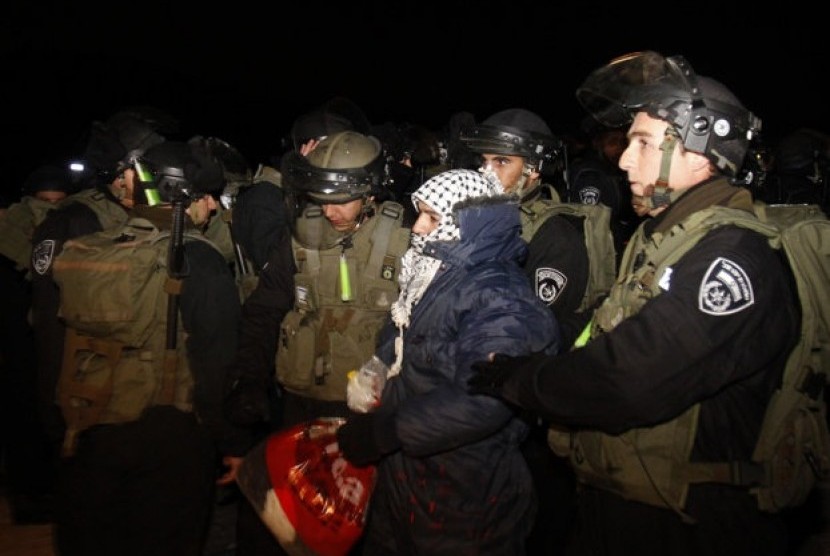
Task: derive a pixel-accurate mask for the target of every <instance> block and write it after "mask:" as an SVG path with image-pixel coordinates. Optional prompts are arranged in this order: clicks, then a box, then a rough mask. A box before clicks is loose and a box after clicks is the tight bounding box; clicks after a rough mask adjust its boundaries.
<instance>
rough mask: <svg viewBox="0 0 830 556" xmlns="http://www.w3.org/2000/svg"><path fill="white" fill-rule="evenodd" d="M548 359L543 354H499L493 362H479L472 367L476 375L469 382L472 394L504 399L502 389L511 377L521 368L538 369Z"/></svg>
mask: <svg viewBox="0 0 830 556" xmlns="http://www.w3.org/2000/svg"><path fill="white" fill-rule="evenodd" d="M546 358H547V356H546V355H545V354H544V353H541V352H540V353H534V354H531V355H522V356H520V357H510V356H509V355H504V354H502V353H497V354H496V355H495V356H494V357H493V360H492V361H477V362H475V363H473V365H472V368H473V370H474V371H476V374H474V375H473V376H472V377H471V378H470V380H468V381H467V385H468V386H469V387H470V393H471V394H483V395H485V396H492V397H494V398H503V397H504V396H503V392H502V387H503V386H504V383H505V382H507V379H508V378H510V376H512V375H514V374H515V373H516V371H517V370H518V369H519V368H520V367H525V366H528V367H530V366H533V367H536V366H538V365H539V363H540V362H541V361H542V360H543V359H546Z"/></svg>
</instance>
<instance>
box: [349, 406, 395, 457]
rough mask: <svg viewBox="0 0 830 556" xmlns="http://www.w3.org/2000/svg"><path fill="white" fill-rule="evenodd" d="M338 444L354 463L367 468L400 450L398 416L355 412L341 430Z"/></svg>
mask: <svg viewBox="0 0 830 556" xmlns="http://www.w3.org/2000/svg"><path fill="white" fill-rule="evenodd" d="M337 444H338V445H339V446H340V451H341V452H343V457H345V458H346V459H347V460H349V462H350V463H352V464H354V465H356V466H358V467H364V466H366V465H371V464H373V463H377V462H378V461H379V460H380V458H381V457H382V456H384V455H386V454H388V453H390V452H394V451H395V450H397V449H398V448H400V440H399V439H398V434H397V432H396V431H395V416H394V414H387V413H378V412H377V411H375V412H372V413H352V414H351V416H350V417H349V419H348V420H347V421H346V422H345V423H343V424H342V425H341V426H340V428H338V429H337Z"/></svg>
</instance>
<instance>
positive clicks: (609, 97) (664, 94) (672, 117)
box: [576, 51, 699, 127]
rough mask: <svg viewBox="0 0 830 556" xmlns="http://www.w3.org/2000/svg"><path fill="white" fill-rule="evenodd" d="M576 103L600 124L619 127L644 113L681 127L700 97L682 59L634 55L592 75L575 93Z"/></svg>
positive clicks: (640, 53)
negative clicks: (645, 111)
mask: <svg viewBox="0 0 830 556" xmlns="http://www.w3.org/2000/svg"><path fill="white" fill-rule="evenodd" d="M576 98H577V100H578V101H579V103H580V104H581V105H582V106H583V107H584V108H585V110H587V111H588V112H589V113H590V114H591V115H593V116H594V118H595V119H596V120H597V121H599V122H600V123H602V124H604V125H606V126H608V127H620V126H623V125H626V124H628V123H630V122H631V118H632V113H633V112H635V111H637V110H639V109H643V110H647V111H648V112H649V113H651V114H653V115H654V116H655V117H659V118H662V119H665V120H668V121H671V122H673V123H674V124H675V125H677V126H678V127H684V126H685V124H686V123H687V121H688V116H689V112H690V109H691V106H690V105H691V103H692V101H693V100H694V99H697V98H699V91H698V90H697V83H696V78H695V74H694V72H693V71H692V69H691V67H690V66H689V64H688V62H686V60H685V59H683V58H682V57H681V56H672V57H670V58H665V57H663V56H662V55H661V54H658V53H656V52H652V51H645V52H634V53H631V54H626V55H624V56H620V57H618V58H615V59H614V60H612V61H611V62H610V63H609V64H607V65H605V66H603V67H601V68H599V69H597V70H595V71H594V72H592V73H591V74H590V75H589V76H588V77H587V78H586V79H585V81H584V82H583V83H582V85H580V86H579V87H578V88H577V90H576Z"/></svg>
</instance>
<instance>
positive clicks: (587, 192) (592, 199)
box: [579, 185, 599, 205]
mask: <svg viewBox="0 0 830 556" xmlns="http://www.w3.org/2000/svg"><path fill="white" fill-rule="evenodd" d="M579 202H580V203H582V204H583V205H598V204H599V189H597V188H596V187H594V186H593V185H589V186H587V187H583V188H582V189H580V190H579Z"/></svg>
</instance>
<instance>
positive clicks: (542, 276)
mask: <svg viewBox="0 0 830 556" xmlns="http://www.w3.org/2000/svg"><path fill="white" fill-rule="evenodd" d="M566 285H568V277H567V276H565V275H564V274H562V273H561V272H560V271H558V270H556V269H555V268H537V269H536V295H537V296H538V297H539V299H541V300H542V301H543V302H544V303H545V304H546V305H551V304H552V303H553V302H554V301H556V299H557V298H558V297H559V294H561V293H562V291H563V290H564V289H565V286H566Z"/></svg>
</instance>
